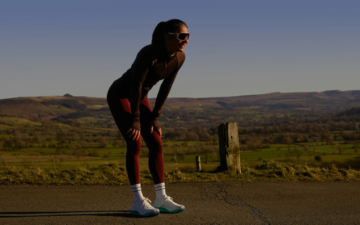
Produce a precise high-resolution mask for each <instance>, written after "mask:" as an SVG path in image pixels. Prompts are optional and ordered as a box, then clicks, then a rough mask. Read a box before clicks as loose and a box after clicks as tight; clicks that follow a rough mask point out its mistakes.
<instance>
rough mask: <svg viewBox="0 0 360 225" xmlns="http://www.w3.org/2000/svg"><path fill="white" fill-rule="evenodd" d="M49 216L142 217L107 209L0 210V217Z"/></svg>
mask: <svg viewBox="0 0 360 225" xmlns="http://www.w3.org/2000/svg"><path fill="white" fill-rule="evenodd" d="M49 216H118V217H129V218H144V217H142V216H136V215H132V214H130V212H129V211H128V210H109V211H64V212H0V218H25V217H49Z"/></svg>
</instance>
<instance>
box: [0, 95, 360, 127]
mask: <svg viewBox="0 0 360 225" xmlns="http://www.w3.org/2000/svg"><path fill="white" fill-rule="evenodd" d="M150 103H151V104H152V105H154V103H155V99H150ZM352 107H360V90H356V91H337V90H333V91H324V92H294V93H280V92H275V93H269V94H261V95H247V96H236V97H218V98H216V97H215V98H169V99H167V101H166V104H165V106H164V110H163V111H164V112H166V111H167V112H169V111H174V112H181V111H186V110H195V111H199V110H207V111H209V110H210V111H209V112H208V113H210V114H211V112H212V110H216V111H214V113H216V112H217V111H219V110H225V111H227V110H230V111H233V110H256V111H266V112H268V113H269V112H304V111H305V112H308V111H314V110H315V111H323V110H337V111H339V110H345V109H349V108H352ZM173 114H174V113H172V116H173ZM175 114H176V113H175ZM0 115H6V116H16V117H24V118H31V119H37V120H41V121H46V120H52V119H76V118H81V117H92V118H107V119H111V115H110V111H109V109H108V105H107V102H106V99H105V98H92V97H77V96H72V95H70V94H66V95H64V96H49V97H21V98H11V99H2V100H0ZM165 115H167V114H166V113H165ZM167 116H169V115H167Z"/></svg>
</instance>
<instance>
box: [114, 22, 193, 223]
mask: <svg viewBox="0 0 360 225" xmlns="http://www.w3.org/2000/svg"><path fill="white" fill-rule="evenodd" d="M189 35H190V34H189V33H188V29H187V25H186V24H185V22H183V21H181V20H177V19H172V20H169V21H167V22H160V23H159V24H158V25H157V26H156V28H155V30H154V33H153V35H152V43H151V44H150V45H147V46H145V47H143V48H142V49H141V50H140V51H139V53H138V54H137V56H136V59H135V61H134V63H133V64H132V66H131V68H130V69H129V70H128V71H126V72H125V73H124V74H123V75H122V77H120V78H119V79H117V80H116V81H115V82H114V83H113V84H112V85H111V87H110V89H109V91H108V95H107V100H108V104H109V108H110V111H111V114H112V115H113V117H114V120H115V122H116V125H117V126H118V128H119V130H120V132H121V134H122V135H123V136H124V138H125V141H126V144H127V152H126V169H127V173H128V177H129V181H130V184H131V189H132V191H133V194H134V202H133V205H132V207H131V208H130V213H132V214H136V215H141V216H151V215H156V214H159V213H160V212H168V213H175V212H180V211H183V210H184V209H185V206H183V205H179V204H177V203H175V202H174V201H172V198H171V197H169V196H167V195H166V192H165V183H164V159H163V154H162V141H161V133H162V131H161V126H160V122H159V116H160V112H161V108H162V106H163V105H164V102H165V100H166V98H167V96H168V94H169V92H170V89H171V86H172V84H173V82H174V80H175V77H176V74H177V72H178V71H179V69H180V68H181V66H182V64H183V63H184V61H185V54H184V50H185V46H186V44H187V43H188V39H189ZM162 79H164V81H163V82H162V84H161V87H160V90H159V93H158V95H157V98H156V103H155V107H154V109H153V110H152V109H151V107H150V103H149V99H148V97H147V94H148V92H149V90H150V89H151V88H152V87H153V86H154V85H155V84H156V83H157V82H158V81H159V80H162ZM140 132H141V136H142V137H143V138H144V140H145V142H146V145H147V146H148V148H149V169H150V172H151V174H152V177H153V180H154V184H155V185H154V186H155V191H156V199H155V201H154V204H153V205H150V203H151V201H150V200H149V199H148V198H145V197H144V196H143V194H142V192H141V185H140V169H139V153H140V149H141V137H140Z"/></svg>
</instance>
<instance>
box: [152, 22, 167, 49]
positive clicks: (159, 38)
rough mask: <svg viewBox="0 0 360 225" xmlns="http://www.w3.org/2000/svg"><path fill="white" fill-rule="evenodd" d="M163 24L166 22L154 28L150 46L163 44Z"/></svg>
mask: <svg viewBox="0 0 360 225" xmlns="http://www.w3.org/2000/svg"><path fill="white" fill-rule="evenodd" d="M165 24H166V22H164V21H162V22H160V23H159V24H158V25H157V26H156V27H155V30H154V32H153V35H152V41H151V44H153V45H161V44H162V43H165V37H164V34H165Z"/></svg>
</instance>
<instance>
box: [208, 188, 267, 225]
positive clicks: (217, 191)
mask: <svg viewBox="0 0 360 225" xmlns="http://www.w3.org/2000/svg"><path fill="white" fill-rule="evenodd" d="M203 193H204V194H205V195H206V196H207V197H208V198H211V197H212V198H213V197H214V196H215V198H216V199H218V200H220V201H224V202H225V203H227V204H230V205H234V206H240V207H242V208H245V209H246V210H249V211H251V212H252V213H253V215H254V216H255V217H256V218H258V219H260V220H261V221H263V222H264V223H265V224H268V225H271V222H270V220H269V219H268V218H267V217H266V216H265V212H263V211H261V210H260V209H258V208H257V207H256V206H252V205H250V204H248V203H241V202H234V201H231V200H230V199H231V198H230V197H229V196H228V195H229V194H228V191H226V184H220V183H213V184H211V186H208V187H207V188H204V189H203Z"/></svg>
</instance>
